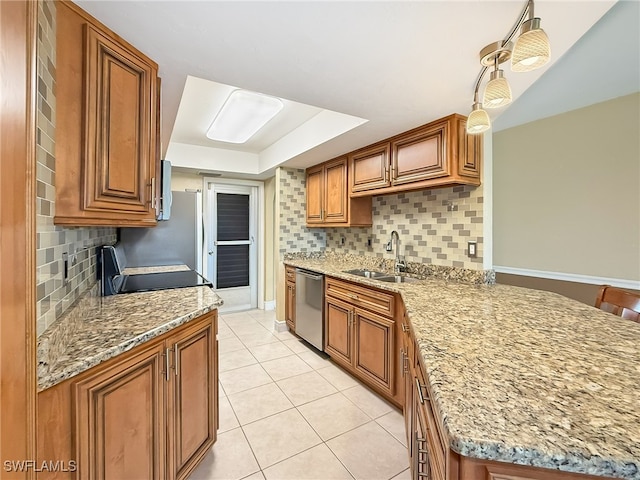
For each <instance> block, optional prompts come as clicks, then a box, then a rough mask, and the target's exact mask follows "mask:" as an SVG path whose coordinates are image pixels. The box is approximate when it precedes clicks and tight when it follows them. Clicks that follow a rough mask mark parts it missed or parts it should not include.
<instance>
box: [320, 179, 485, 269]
mask: <svg viewBox="0 0 640 480" xmlns="http://www.w3.org/2000/svg"><path fill="white" fill-rule="evenodd" d="M452 208H453V210H450V209H452ZM482 212H483V196H482V187H481V186H480V187H474V186H468V185H461V186H455V187H446V188H438V189H432V190H418V191H415V192H407V193H398V194H393V195H384V196H377V197H373V226H372V227H371V228H331V229H327V243H326V249H327V251H335V252H340V253H355V254H359V255H375V256H378V257H380V258H393V257H394V255H395V242H394V251H393V252H386V250H385V245H386V244H387V242H389V241H390V240H391V232H392V231H393V230H396V231H397V232H398V234H399V235H400V254H401V255H404V256H405V259H406V261H407V262H415V263H427V264H432V265H439V266H446V267H459V268H466V269H472V270H482V268H483V260H482V252H483V225H482V218H483V217H482ZM343 239H344V240H343ZM369 239H371V246H370V247H369V246H368V243H367V241H368V240H369ZM469 241H475V242H477V246H478V248H477V250H478V252H477V257H475V258H470V257H468V256H467V242H469Z"/></svg>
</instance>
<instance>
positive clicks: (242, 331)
mask: <svg viewBox="0 0 640 480" xmlns="http://www.w3.org/2000/svg"><path fill="white" fill-rule="evenodd" d="M229 328H231V330H233V333H235V334H236V335H238V336H239V337H240V336H247V335H255V334H258V333H264V332H266V331H267V329H266V328H264V327H263V326H262V325H260V324H259V323H258V322H256V321H255V320H253V319H249V320H248V321H247V322H246V323H232V324H231V325H229Z"/></svg>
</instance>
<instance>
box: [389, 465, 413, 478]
mask: <svg viewBox="0 0 640 480" xmlns="http://www.w3.org/2000/svg"><path fill="white" fill-rule="evenodd" d="M391 480H411V470H409V469H408V468H407V469H406V470H404V471H402V472H400V473H399V474H398V475H396V476H395V477H393V478H392V479H391Z"/></svg>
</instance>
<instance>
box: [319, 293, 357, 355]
mask: <svg viewBox="0 0 640 480" xmlns="http://www.w3.org/2000/svg"><path fill="white" fill-rule="evenodd" d="M324 310H325V319H326V327H325V328H326V332H325V337H326V339H327V346H326V348H325V352H327V353H328V354H329V355H331V357H332V358H333V359H334V360H335V361H336V362H339V363H342V364H343V365H345V366H347V367H351V366H352V359H353V333H352V332H353V329H352V328H351V324H352V322H353V308H352V307H351V305H349V304H348V303H345V302H341V301H340V300H336V299H335V298H331V297H326V300H325V309H324Z"/></svg>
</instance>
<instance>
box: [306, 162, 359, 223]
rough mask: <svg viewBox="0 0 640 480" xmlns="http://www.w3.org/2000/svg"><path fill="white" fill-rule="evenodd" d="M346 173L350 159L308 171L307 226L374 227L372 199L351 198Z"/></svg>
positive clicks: (329, 163)
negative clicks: (372, 225)
mask: <svg viewBox="0 0 640 480" xmlns="http://www.w3.org/2000/svg"><path fill="white" fill-rule="evenodd" d="M347 170H348V169H347V157H340V158H336V159H334V160H330V161H328V162H325V163H321V164H320V165H315V166H313V167H310V168H308V169H307V226H309V227H338V226H339V227H346V226H370V225H371V222H372V220H371V215H372V212H371V199H370V198H368V199H367V198H362V199H351V198H350V197H349V192H348V183H347V180H348V171H347Z"/></svg>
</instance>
